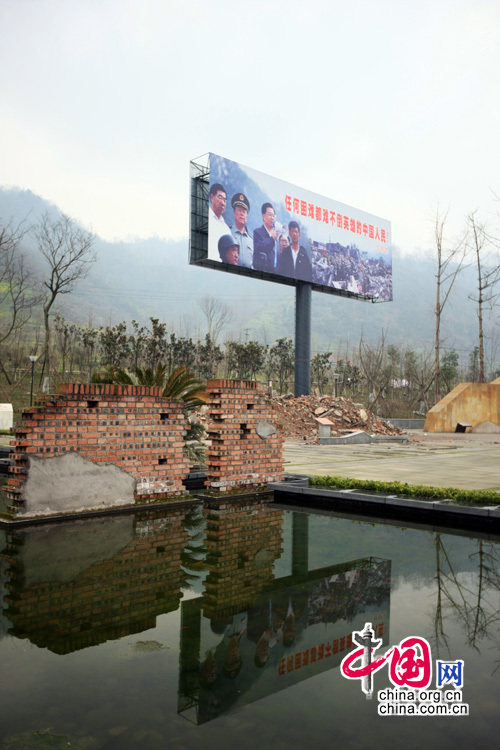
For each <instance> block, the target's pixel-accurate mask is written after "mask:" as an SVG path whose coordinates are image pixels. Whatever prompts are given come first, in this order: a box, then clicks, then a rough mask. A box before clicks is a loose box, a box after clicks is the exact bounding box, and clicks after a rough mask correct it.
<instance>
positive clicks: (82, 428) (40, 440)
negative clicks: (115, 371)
mask: <svg viewBox="0 0 500 750" xmlns="http://www.w3.org/2000/svg"><path fill="white" fill-rule="evenodd" d="M41 404H42V408H33V409H31V408H30V409H25V410H24V412H23V417H22V421H21V423H20V425H19V427H18V428H17V430H16V440H15V442H14V443H13V445H14V446H15V453H14V460H15V465H14V466H13V467H11V469H10V476H9V480H8V485H7V495H8V498H9V499H10V500H11V502H12V503H13V505H12V507H11V510H13V511H14V512H15V511H16V509H19V508H22V506H23V501H22V487H23V484H24V482H25V479H26V475H27V473H28V471H29V457H30V456H32V455H35V456H39V457H41V458H49V457H54V456H60V455H62V454H63V453H69V452H72V451H74V452H76V453H78V454H79V455H81V456H83V457H84V458H86V459H89V460H90V461H92V462H94V463H97V464H99V463H112V464H115V465H116V466H118V467H119V468H120V469H123V470H124V471H126V472H128V473H129V474H131V475H132V476H133V477H134V479H136V480H137V486H136V492H135V496H136V498H139V497H141V498H147V497H150V498H151V500H152V499H154V497H155V496H158V495H165V496H168V497H176V496H179V495H184V494H186V491H185V489H184V487H183V485H182V480H183V479H184V477H185V476H186V474H187V473H188V471H189V462H188V460H187V457H186V455H185V453H184V443H183V435H184V433H185V423H184V417H183V413H182V405H181V404H180V403H179V402H175V401H169V400H167V399H164V398H162V396H161V389H160V388H153V387H151V388H150V387H143V386H121V385H80V384H67V385H64V386H61V387H60V389H59V393H58V394H57V395H56V396H49V397H46V398H45V400H44V401H42V402H41Z"/></svg>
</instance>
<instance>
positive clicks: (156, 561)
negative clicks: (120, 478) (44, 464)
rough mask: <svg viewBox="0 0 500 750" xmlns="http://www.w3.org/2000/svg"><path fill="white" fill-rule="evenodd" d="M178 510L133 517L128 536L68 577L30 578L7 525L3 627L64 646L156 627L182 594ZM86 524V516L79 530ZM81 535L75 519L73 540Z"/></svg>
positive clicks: (20, 540)
mask: <svg viewBox="0 0 500 750" xmlns="http://www.w3.org/2000/svg"><path fill="white" fill-rule="evenodd" d="M185 515H186V513H185V511H182V510H178V511H175V510H171V511H169V515H168V517H166V518H158V519H154V518H152V519H148V518H146V517H142V518H138V519H136V520H135V521H134V538H133V539H132V540H131V541H130V543H129V544H128V545H127V546H126V547H125V548H124V549H123V550H121V552H119V553H118V554H117V555H115V556H114V557H113V558H112V559H110V560H104V561H102V562H99V563H97V564H94V565H91V566H90V567H88V568H87V569H86V570H83V571H82V572H80V573H79V574H78V575H77V576H76V577H75V578H74V579H72V580H70V581H54V580H50V581H40V582H31V583H30V584H29V585H27V584H26V581H27V580H28V581H29V580H30V577H31V576H32V575H33V570H30V569H27V567H26V562H25V559H24V544H25V541H26V539H25V537H24V536H23V535H22V534H19V533H17V532H15V531H13V532H9V533H8V536H7V546H6V549H5V550H4V552H3V554H0V557H1V558H3V560H4V561H5V562H6V563H7V583H6V588H7V590H8V594H7V596H6V597H5V605H6V609H5V611H4V614H5V616H6V617H7V618H8V619H9V621H10V622H11V623H12V626H11V629H10V630H9V632H10V633H11V634H12V635H15V636H16V637H17V638H27V639H29V641H30V642H31V643H34V644H35V645H37V646H39V647H41V648H48V649H49V650H50V651H53V652H54V653H57V654H67V653H71V652H72V651H76V650H78V649H82V648H88V647H89V646H95V645H97V644H99V643H104V642H105V641H107V640H115V639H117V638H122V637H123V636H126V635H131V634H132V633H140V632H142V631H144V630H148V629H150V628H153V627H155V624H156V618H157V617H158V616H159V615H162V614H165V613H167V612H173V611H175V610H177V609H178V608H179V602H180V600H181V597H182V591H181V587H182V585H183V583H184V580H185V573H184V571H183V570H182V568H181V557H182V552H183V550H184V547H185V545H186V543H187V541H188V533H187V531H186V529H185V526H184V518H185ZM108 524H109V521H108ZM91 525H92V522H89V521H87V524H86V525H85V526H84V527H83V531H84V532H85V530H86V529H87V530H88V529H91ZM71 530H72V527H70V529H69V530H68V531H69V533H71ZM80 542H81V537H80V540H79V539H78V527H76V528H75V544H79V543H80ZM47 544H49V545H50V532H49V535H48V538H47ZM30 564H31V565H33V564H34V561H33V560H31V563H30Z"/></svg>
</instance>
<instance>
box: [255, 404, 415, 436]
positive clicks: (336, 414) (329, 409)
mask: <svg viewBox="0 0 500 750" xmlns="http://www.w3.org/2000/svg"><path fill="white" fill-rule="evenodd" d="M267 398H268V399H269V401H270V403H271V405H272V407H273V409H274V410H275V411H276V412H277V413H278V422H279V424H280V427H281V429H282V430H283V431H284V435H285V439H289V440H290V439H291V440H305V441H306V442H307V443H310V444H314V443H319V429H318V422H317V421H316V418H319V417H321V418H326V419H328V420H330V422H332V426H331V436H332V437H336V436H341V435H346V434H347V433H349V432H354V431H355V430H363V431H364V432H367V433H368V434H369V435H401V430H400V429H398V428H397V427H393V426H392V425H391V424H389V422H385V421H384V420H383V419H379V418H378V417H377V416H375V414H373V413H372V412H370V411H368V409H366V408H365V407H364V406H363V405H362V404H356V403H354V401H352V400H351V399H350V398H342V397H335V396H299V397H297V398H294V397H293V396H292V395H291V394H287V395H284V396H276V395H274V394H273V396H272V397H271V396H267Z"/></svg>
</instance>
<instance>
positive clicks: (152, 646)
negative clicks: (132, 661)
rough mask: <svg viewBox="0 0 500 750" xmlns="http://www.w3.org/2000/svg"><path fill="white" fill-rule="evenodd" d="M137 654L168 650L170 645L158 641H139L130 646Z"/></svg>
mask: <svg viewBox="0 0 500 750" xmlns="http://www.w3.org/2000/svg"><path fill="white" fill-rule="evenodd" d="M130 648H131V649H132V651H133V652H134V653H135V654H149V653H151V652H154V651H167V650H168V646H165V645H164V644H163V643H159V642H158V641H137V642H136V643H132V645H131V646H130Z"/></svg>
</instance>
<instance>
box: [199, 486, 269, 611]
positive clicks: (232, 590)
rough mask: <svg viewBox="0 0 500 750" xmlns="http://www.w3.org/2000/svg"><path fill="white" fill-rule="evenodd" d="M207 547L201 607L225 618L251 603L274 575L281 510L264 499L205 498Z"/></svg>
mask: <svg viewBox="0 0 500 750" xmlns="http://www.w3.org/2000/svg"><path fill="white" fill-rule="evenodd" d="M205 506H206V507H205V510H204V516H205V520H206V541H205V545H206V547H207V550H208V556H207V559H206V568H207V569H208V571H209V574H208V576H207V578H206V580H205V594H204V605H203V611H204V614H205V616H206V617H210V618H211V619H214V618H224V617H230V616H232V615H234V614H236V613H238V612H245V611H247V610H248V609H251V607H252V606H253V603H254V600H255V598H256V597H257V596H259V594H261V593H262V591H263V589H264V587H265V585H266V583H267V582H268V581H271V580H272V579H273V565H274V561H275V560H276V559H277V558H278V557H279V556H280V555H281V553H282V551H283V550H282V547H281V543H282V538H283V531H282V525H283V511H281V510H277V509H275V508H273V507H272V505H266V503H265V501H248V500H247V501H245V500H236V501H235V500H232V501H229V500H226V501H222V500H209V501H207V502H206V504H205Z"/></svg>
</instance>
